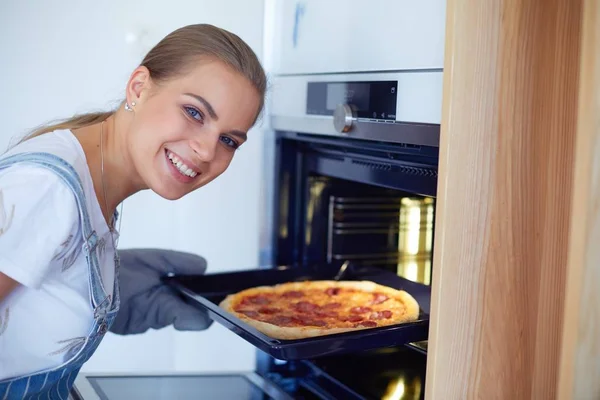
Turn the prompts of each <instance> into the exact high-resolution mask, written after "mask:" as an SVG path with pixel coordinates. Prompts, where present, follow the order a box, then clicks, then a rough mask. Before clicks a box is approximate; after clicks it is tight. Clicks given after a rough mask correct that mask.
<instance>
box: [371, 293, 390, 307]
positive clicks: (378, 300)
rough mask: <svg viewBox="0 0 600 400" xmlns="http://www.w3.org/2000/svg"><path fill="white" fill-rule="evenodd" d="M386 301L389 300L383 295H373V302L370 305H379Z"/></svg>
mask: <svg viewBox="0 0 600 400" xmlns="http://www.w3.org/2000/svg"><path fill="white" fill-rule="evenodd" d="M387 299H389V297H387V296H386V295H385V294H383V293H374V294H373V301H371V304H381V303H383V302H385V301H386V300H387Z"/></svg>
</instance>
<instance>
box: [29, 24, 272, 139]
mask: <svg viewBox="0 0 600 400" xmlns="http://www.w3.org/2000/svg"><path fill="white" fill-rule="evenodd" d="M199 58H206V59H216V60H219V61H221V62H223V63H225V64H226V65H228V66H229V67H231V68H233V69H234V70H235V71H237V72H239V73H240V74H242V75H243V76H244V77H246V78H247V79H248V80H249V81H250V82H251V83H252V85H253V86H254V88H255V89H256V91H257V92H258V94H259V95H260V104H259V109H258V113H257V115H256V118H255V120H254V122H256V120H257V119H258V117H259V115H260V114H261V112H262V109H263V107H264V99H265V92H266V88H267V78H266V75H265V72H264V69H263V68H262V65H261V64H260V61H259V60H258V57H257V56H256V54H255V53H254V51H252V49H251V48H250V47H249V46H248V45H247V44H246V43H245V42H244V41H243V40H242V39H240V38H239V37H238V36H237V35H235V34H233V33H231V32H228V31H226V30H224V29H221V28H218V27H216V26H213V25H209V24H196V25H188V26H185V27H183V28H179V29H177V30H175V31H173V32H171V33H170V34H169V35H167V36H166V37H164V38H163V39H162V40H161V41H160V42H158V43H157V44H156V46H154V47H153V48H152V49H151V50H150V51H149V52H148V54H146V57H144V59H143V60H142V62H141V64H140V65H141V66H145V67H146V68H148V70H149V71H150V77H151V78H152V80H153V81H154V82H157V83H160V82H164V81H167V80H169V79H171V78H173V77H176V76H178V75H180V74H183V73H185V72H186V70H187V69H188V68H190V67H191V66H192V65H193V62H194V61H197V60H198V59H199ZM115 112H116V110H112V111H105V112H96V113H87V114H82V115H76V116H74V117H72V118H68V119H66V120H62V121H59V122H57V123H53V124H50V125H44V126H41V127H39V128H37V129H35V130H34V131H33V132H32V133H31V134H29V135H28V136H26V137H25V138H24V139H22V140H21V141H23V140H27V139H30V138H33V137H35V136H39V135H42V134H44V133H48V132H52V131H55V130H62V129H78V128H83V127H85V126H89V125H94V124H96V123H100V122H102V121H104V120H106V119H107V118H108V117H110V116H111V115H113V114H114V113H115Z"/></svg>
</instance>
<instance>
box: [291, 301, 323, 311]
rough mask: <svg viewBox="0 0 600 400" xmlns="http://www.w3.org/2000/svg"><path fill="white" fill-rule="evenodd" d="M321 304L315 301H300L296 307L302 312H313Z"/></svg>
mask: <svg viewBox="0 0 600 400" xmlns="http://www.w3.org/2000/svg"><path fill="white" fill-rule="evenodd" d="M318 308H319V306H318V305H316V304H313V303H309V302H308V301H300V302H298V303H296V309H297V310H298V311H300V312H306V313H309V312H313V311H315V310H316V309H318Z"/></svg>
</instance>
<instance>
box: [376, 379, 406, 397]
mask: <svg viewBox="0 0 600 400" xmlns="http://www.w3.org/2000/svg"><path fill="white" fill-rule="evenodd" d="M405 390H406V387H405V385H404V378H402V377H401V378H398V379H396V380H395V381H392V382H390V384H389V386H388V387H387V390H386V392H385V394H384V395H383V397H382V398H381V400H401V399H402V398H403V397H404V392H405Z"/></svg>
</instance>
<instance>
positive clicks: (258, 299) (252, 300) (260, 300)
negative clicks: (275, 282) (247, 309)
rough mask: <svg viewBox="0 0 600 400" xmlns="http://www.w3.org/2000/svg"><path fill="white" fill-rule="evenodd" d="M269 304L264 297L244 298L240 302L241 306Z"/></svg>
mask: <svg viewBox="0 0 600 400" xmlns="http://www.w3.org/2000/svg"><path fill="white" fill-rule="evenodd" d="M270 302H271V300H269V299H268V298H267V297H266V296H261V295H256V296H250V297H246V298H245V299H244V300H243V301H242V304H256V305H265V304H269V303H270Z"/></svg>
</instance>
